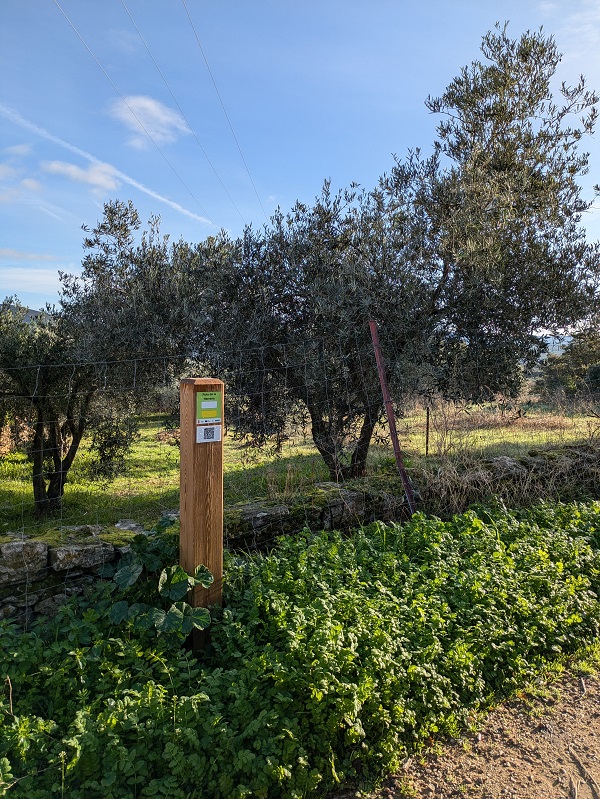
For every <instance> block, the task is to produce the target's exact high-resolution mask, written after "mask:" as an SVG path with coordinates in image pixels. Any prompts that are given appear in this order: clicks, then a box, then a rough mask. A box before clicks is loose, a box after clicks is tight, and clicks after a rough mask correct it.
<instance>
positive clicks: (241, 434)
mask: <svg viewBox="0 0 600 799" xmlns="http://www.w3.org/2000/svg"><path fill="white" fill-rule="evenodd" d="M315 352H318V343H317V345H316V346H315V344H314V343H311V345H310V346H307V350H306V353H305V355H306V362H300V361H299V353H298V351H297V350H296V351H295V352H294V358H295V360H294V361H286V360H285V355H286V353H285V352H282V353H280V372H281V375H282V376H283V379H282V380H280V381H279V382H278V383H277V384H275V383H274V381H273V377H272V370H271V371H269V370H268V369H267V368H264V369H262V371H261V369H260V368H259V367H258V366H257V363H260V360H261V359H262V358H263V357H264V353H261V352H260V348H257V350H256V351H254V352H252V353H249V352H243V351H240V352H239V353H238V354H237V358H236V360H237V363H238V367H237V368H236V369H235V370H232V369H231V366H230V365H229V366H228V368H227V369H225V370H224V371H223V374H222V375H218V376H219V377H222V378H223V379H224V381H225V384H226V427H225V431H226V436H225V444H224V446H225V475H224V483H225V505H226V507H228V508H233V509H234V510H235V509H236V508H237V510H238V511H239V513H238V515H239V516H240V523H242V521H243V518H242V517H243V516H244V514H246V510H245V509H244V508H243V507H241V506H242V504H243V503H246V504H249V506H255V507H258V504H257V503H261V502H262V503H265V504H266V505H271V506H280V507H281V508H283V507H284V506H285V507H287V508H288V509H289V508H292V509H293V511H294V524H296V525H297V524H298V523H300V521H301V520H302V518H304V521H305V523H306V524H314V523H315V516H314V513H312V510H314V507H313V506H314V505H315V503H316V504H318V502H317V499H318V497H317V498H315V495H316V494H318V492H319V490H320V489H319V486H322V485H323V484H327V485H328V486H331V485H332V484H338V485H339V487H340V490H341V489H342V487H343V485H344V481H343V480H342V479H341V477H342V475H341V474H336V472H335V470H334V469H332V463H334V462H335V460H336V459H337V462H339V463H340V464H341V465H342V467H343V466H344V465H347V464H348V463H350V461H351V459H352V457H353V453H354V452H355V451H356V446H357V443H358V441H359V440H360V436H361V433H362V428H363V426H364V420H365V416H366V417H367V418H368V419H370V420H372V421H373V429H372V435H371V436H370V447H369V452H368V457H367V458H366V462H365V464H364V469H363V471H362V472H359V471H356V472H355V474H353V475H351V476H352V477H354V478H355V480H356V479H361V478H365V479H366V480H367V481H368V480H372V481H373V480H374V481H375V482H377V479H378V478H383V477H388V478H390V479H391V478H392V477H393V475H394V471H395V469H394V464H393V453H392V449H391V444H390V439H389V431H388V427H387V423H386V421H385V416H384V414H383V404H382V402H381V398H380V388H379V386H378V385H377V383H375V384H374V385H369V386H365V385H363V383H362V380H361V378H360V377H359V379H358V380H357V379H356V376H352V375H350V374H349V373H348V374H344V371H343V369H342V370H339V369H338V370H337V372H336V373H335V374H332V375H328V374H327V371H326V370H324V371H323V372H322V374H321V375H320V380H318V379H317V376H316V370H315V368H314V363H313V362H312V360H311V361H310V363H309V359H312V358H313V357H314V356H315ZM367 355H368V354H366V353H361V354H360V357H362V358H366V357H367ZM371 357H372V355H371ZM229 362H230V363H231V359H229ZM208 368H209V367H206V366H202V365H201V364H188V365H187V367H186V370H187V374H193V375H194V376H209V373H208V371H207V370H208ZM212 368H214V367H212ZM365 372H366V370H365ZM299 374H304V375H305V376H306V377H307V380H306V382H304V383H300V382H299V380H298V375H299ZM210 376H214V374H211V375H210ZM8 377H9V378H10V380H11V381H12V385H13V387H15V386H16V387H17V388H18V389H20V390H13V391H12V392H11V393H10V394H8V393H5V394H4V396H3V397H2V405H1V411H0V414H1V415H0V421H1V432H0V524H1V525H2V529H0V536H2V540H8V539H9V538H15V539H16V538H19V537H26V536H32V535H35V534H36V532H38V531H45V532H47V531H48V530H49V529H51V530H52V532H53V535H54V537H55V538H56V540H66V539H68V538H69V537H70V536H71V537H72V528H73V527H75V526H81V525H87V526H88V527H91V528H115V525H118V524H121V527H124V526H125V525H126V524H129V526H130V527H132V529H149V527H151V526H152V525H153V524H154V523H155V522H156V520H157V519H158V518H160V517H161V516H162V515H163V514H165V513H171V514H175V513H176V511H177V508H178V502H179V497H178V492H179V449H178V446H179V421H178V380H177V376H176V374H175V373H174V369H173V365H172V363H166V362H165V361H164V360H163V359H160V358H156V359H149V358H146V359H128V360H124V361H121V362H116V363H112V364H75V365H74V364H69V365H62V364H43V365H42V364H40V365H36V366H34V367H26V368H19V367H16V366H15V367H14V369H13V370H10V371H9V374H8ZM357 386H358V389H357ZM315 397H316V399H315ZM311 403H312V404H313V405H314V404H317V405H318V407H317V408H316V410H315V409H314V408H313V407H311ZM311 413H312V416H311ZM396 413H397V426H398V431H399V435H400V442H401V446H402V448H403V450H404V451H405V454H406V456H407V457H408V462H409V470H410V471H411V473H412V475H413V477H415V478H416V475H417V474H418V473H419V470H421V471H423V469H425V468H426V466H427V464H428V463H429V464H430V465H431V467H432V468H433V466H434V465H435V467H436V468H438V470H439V468H441V465H442V462H443V461H444V460H445V459H448V458H453V459H454V461H455V462H456V460H457V459H458V458H460V457H464V458H474V457H478V458H480V459H488V460H489V459H493V458H498V457H519V456H520V455H522V454H523V453H524V452H526V451H527V450H531V449H535V448H541V447H544V446H547V445H548V444H564V445H566V444H570V443H572V442H574V441H588V442H593V441H594V440H595V437H596V435H597V432H598V428H600V420H599V419H598V417H597V415H596V414H595V411H594V409H593V408H591V407H589V406H588V407H587V408H586V407H576V406H574V405H573V406H572V407H570V408H567V409H565V408H564V407H563V408H551V407H549V406H541V405H540V404H539V403H536V402H535V401H534V400H533V399H532V398H531V397H529V398H521V400H520V401H516V400H511V401H508V400H506V399H505V400H502V401H501V400H498V401H497V402H494V403H492V402H488V403H486V404H484V405H479V406H476V405H471V404H468V403H465V402H449V401H445V400H443V399H442V398H439V397H431V396H430V397H428V398H426V399H425V398H423V397H419V396H418V394H416V393H413V394H412V395H411V394H410V393H408V392H407V393H405V394H404V395H403V396H402V398H401V400H400V401H399V402H397V403H396ZM270 414H272V415H270ZM319 425H321V427H322V428H323V429H319ZM318 437H320V439H319V442H318V443H319V445H320V446H318V445H317V442H316V438H318ZM328 447H329V451H328V449H327V448H328ZM331 455H333V456H334V459H333V460H332V458H331V457H329V459H328V457H327V456H331ZM340 468H341V467H340ZM392 482H393V481H392ZM416 482H418V481H416ZM355 487H356V482H354V483H353V484H352V488H353V489H354V488H355ZM394 488H395V489H397V490H398V493H402V488H401V487H400V488H398V487H397V486H394ZM417 488H419V486H417ZM52 490H54V492H55V493H54V495H52V496H49V494H50V492H51V491H52ZM44 491H45V493H44ZM307 497H308V498H307ZM311 497H312V499H311ZM46 506H47V507H46ZM250 512H251V507H250V509H249V510H248V511H247V513H250ZM280 513H281V514H283V513H284V511H283V510H281V511H280ZM290 513H291V511H290ZM234 515H235V513H234V511H233V510H232V513H231V514H230V516H231V518H232V519H233V517H234ZM287 515H289V513H288V514H287ZM371 515H372V513H371ZM319 519H320V520H321V521H322V518H321V517H319ZM319 519H317V521H318V520H319ZM124 520H129V521H128V522H125V521H124ZM280 521H281V520H280ZM290 523H291V520H290ZM331 523H333V521H331ZM136 525H137V527H135V526H136ZM285 527H286V525H285V524H282V523H280V524H279V526H278V529H285ZM116 529H117V530H118V529H119V528H118V527H117V528H116ZM113 532H114V531H113Z"/></svg>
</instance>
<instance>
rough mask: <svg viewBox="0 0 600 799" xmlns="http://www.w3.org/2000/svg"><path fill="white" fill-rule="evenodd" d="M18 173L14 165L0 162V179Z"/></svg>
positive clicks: (12, 176) (14, 175) (13, 176)
mask: <svg viewBox="0 0 600 799" xmlns="http://www.w3.org/2000/svg"><path fill="white" fill-rule="evenodd" d="M18 174H19V173H18V170H16V169H15V168H14V166H11V165H10V164H0V180H8V179H10V178H15V177H17V175H18Z"/></svg>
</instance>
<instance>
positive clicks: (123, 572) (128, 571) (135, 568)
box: [113, 560, 142, 591]
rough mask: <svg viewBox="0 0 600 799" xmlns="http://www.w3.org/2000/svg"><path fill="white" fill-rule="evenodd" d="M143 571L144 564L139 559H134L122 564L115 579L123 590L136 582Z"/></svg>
mask: <svg viewBox="0 0 600 799" xmlns="http://www.w3.org/2000/svg"><path fill="white" fill-rule="evenodd" d="M141 573H142V564H141V563H140V562H139V561H137V560H133V561H130V562H128V563H126V564H125V565H124V566H121V568H120V569H119V570H118V571H117V573H116V574H115V576H114V577H113V580H114V581H115V583H116V584H117V585H118V586H119V588H120V589H121V590H122V591H125V590H126V589H127V588H130V587H131V586H132V585H133V584H134V583H135V582H136V580H137V579H138V577H139V576H140V574H141Z"/></svg>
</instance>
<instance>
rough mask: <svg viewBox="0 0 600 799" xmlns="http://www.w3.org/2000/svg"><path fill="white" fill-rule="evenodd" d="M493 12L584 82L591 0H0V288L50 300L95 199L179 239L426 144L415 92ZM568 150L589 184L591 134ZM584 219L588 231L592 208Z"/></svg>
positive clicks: (590, 48)
mask: <svg viewBox="0 0 600 799" xmlns="http://www.w3.org/2000/svg"><path fill="white" fill-rule="evenodd" d="M505 20H509V21H510V26H509V32H510V33H511V34H512V35H513V36H518V35H519V34H520V33H522V32H523V31H524V30H526V29H537V28H539V27H540V26H541V25H543V27H544V30H545V31H546V32H547V33H551V34H552V35H554V37H555V39H556V41H557V44H558V47H559V49H560V50H561V52H563V54H564V57H563V61H562V63H561V65H560V71H559V76H558V77H559V79H560V80H565V81H567V82H571V83H573V82H575V81H576V80H577V78H578V76H579V74H580V73H583V74H584V75H585V76H586V78H587V79H588V83H589V85H590V87H592V88H596V89H600V56H599V54H600V0H580V2H578V3H573V2H572V0H556V2H550V1H548V0H544V1H543V2H541V1H540V0H518V2H517V1H516V0H495V1H494V2H487V0H443V1H442V0H433V1H432V0H429V1H428V0H422V1H421V2H413V0H369V1H368V2H367V1H366V0H363V2H358V0H343V2H342V0H302V2H286V0H276V1H275V0H252V2H249V0H221V2H209V1H208V0H103V2H101V3H100V2H98V1H97V0H2V2H1V3H0V74H1V75H2V82H1V83H0V225H1V231H2V235H1V238H0V299H2V298H3V297H4V296H6V295H11V294H16V295H18V296H19V297H20V299H21V300H22V302H24V303H25V304H26V305H29V306H30V307H41V306H43V305H44V303H46V302H55V301H56V300H57V297H58V289H59V282H58V271H59V270H62V271H66V272H71V273H76V272H78V270H79V265H80V262H81V257H82V246H81V243H82V238H83V233H82V231H81V225H83V224H85V225H88V226H93V225H94V224H95V223H96V222H97V221H98V219H99V218H101V215H102V205H103V203H104V202H106V201H107V200H109V199H114V198H120V199H123V200H127V199H131V200H133V202H134V204H135V206H136V207H137V208H138V210H139V212H140V215H141V217H142V220H143V221H144V222H145V221H146V220H147V219H148V217H149V216H150V215H151V214H157V215H160V217H161V220H162V223H161V228H162V231H163V232H164V233H169V234H170V235H171V237H172V238H175V239H177V238H179V237H180V236H181V237H183V238H184V239H186V240H187V241H191V242H193V241H199V240H201V239H204V238H205V237H206V236H207V235H210V234H212V233H215V232H217V231H218V230H219V229H221V228H225V229H227V230H229V231H230V232H231V233H232V234H234V235H236V234H238V233H240V232H241V231H242V229H243V226H244V224H245V223H252V224H253V225H255V226H261V225H262V224H263V223H264V222H265V221H266V220H267V218H268V217H269V216H270V215H271V213H272V212H273V211H274V210H275V209H276V207H277V206H281V208H282V209H283V210H284V211H285V210H288V209H289V208H290V207H291V206H292V205H293V203H294V202H295V200H297V199H300V200H304V201H311V200H312V199H313V198H314V196H315V195H316V194H318V192H319V190H320V188H321V185H322V183H323V180H324V179H325V178H330V179H331V181H332V185H333V187H334V188H340V187H343V186H347V185H348V184H349V183H350V182H352V181H356V182H358V183H360V184H361V185H363V186H365V187H371V186H373V185H375V183H376V181H377V179H378V177H379V175H381V174H382V173H384V172H386V171H388V170H389V169H390V168H391V166H392V164H393V157H392V155H393V153H396V154H397V155H398V156H400V157H402V156H404V155H405V154H406V152H407V151H408V150H409V149H410V148H415V147H421V148H422V149H423V150H424V151H425V152H427V151H428V150H429V148H430V146H431V143H432V141H433V139H434V137H435V126H436V123H437V121H438V120H437V118H436V117H435V116H433V115H431V114H430V113H429V112H428V111H427V109H426V108H425V105H424V100H425V99H426V97H427V96H428V95H429V94H431V95H434V96H435V95H438V94H441V93H442V92H443V90H444V89H445V87H446V86H447V84H448V83H449V82H450V81H451V80H452V78H453V77H454V76H455V75H456V74H457V73H458V71H459V69H460V68H461V67H462V66H464V65H466V64H468V63H470V62H471V61H472V60H473V59H475V58H477V57H478V56H479V44H480V42H481V37H482V36H483V34H484V33H485V32H486V31H487V30H489V29H491V28H492V27H493V26H494V23H495V22H496V21H501V22H502V21H505ZM585 148H586V149H587V150H589V151H590V153H591V170H590V175H589V176H588V178H589V179H587V180H586V184H585V188H586V194H587V196H590V197H591V196H592V192H591V186H592V185H593V184H594V183H598V182H600V146H599V144H598V134H597V135H596V136H595V137H594V138H592V139H588V140H586V141H585ZM586 226H587V228H588V231H589V235H590V238H594V239H597V238H600V208H598V209H595V210H594V211H593V212H591V213H590V214H589V215H588V217H587V218H586Z"/></svg>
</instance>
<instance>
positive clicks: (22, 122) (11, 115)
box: [0, 103, 214, 227]
mask: <svg viewBox="0 0 600 799" xmlns="http://www.w3.org/2000/svg"><path fill="white" fill-rule="evenodd" d="M0 114H1V115H2V116H3V117H5V118H6V119H9V120H10V121H11V122H13V123H14V124H15V125H18V126H19V127H21V128H24V129H25V130H28V131H29V132H30V133H35V134H36V136H40V137H41V138H43V139H46V141H51V142H53V143H54V144H57V145H58V146H59V147H63V148H64V149H65V150H68V151H69V152H71V153H73V154H74V155H78V156H79V157H80V158H83V159H84V160H85V161H88V162H89V163H90V164H94V165H95V166H99V167H106V166H108V165H107V164H106V163H105V162H104V161H101V160H100V159H99V158H96V156H94V155H92V154H91V153H88V152H86V151H85V150H82V149H81V148H80V147H76V146H75V145H74V144H70V143H69V142H67V141H65V140H64V139H60V138H59V137H58V136H54V135H53V134H52V133H50V132H49V131H47V130H46V129H45V128H41V127H40V126H39V125H35V124H34V123H33V122H29V121H28V120H27V119H24V118H23V117H22V116H21V115H20V114H19V113H18V112H17V111H14V110H13V109H12V108H9V107H8V106H6V105H4V104H3V103H0ZM113 169H114V173H113V175H114V178H115V179H117V180H120V181H122V182H123V183H126V184H127V185H129V186H133V188H135V189H137V190H138V191H141V192H142V193H143V194H146V195H148V197H152V198H153V199H155V200H157V202H160V203H163V204H164V205H168V206H169V207H170V208H172V209H173V210H174V211H178V212H179V213H180V214H184V215H185V216H188V217H190V218H191V219H195V220H196V221H198V222H202V223H203V224H206V225H210V226H211V227H214V224H213V223H212V222H211V221H210V219H207V218H206V217H205V216H200V215H199V214H195V213H193V212H192V211H189V210H188V209H187V208H184V207H183V206H182V205H179V203H176V202H173V200H169V199H168V197H164V196H163V195H162V194H159V193H158V192H156V191H154V190H153V189H150V188H148V186H145V185H144V184H143V183H140V182H139V181H137V180H134V179H133V178H132V177H129V175H126V174H125V173H124V172H121V170H119V169H116V168H115V167H113Z"/></svg>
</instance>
